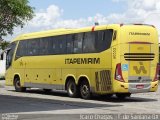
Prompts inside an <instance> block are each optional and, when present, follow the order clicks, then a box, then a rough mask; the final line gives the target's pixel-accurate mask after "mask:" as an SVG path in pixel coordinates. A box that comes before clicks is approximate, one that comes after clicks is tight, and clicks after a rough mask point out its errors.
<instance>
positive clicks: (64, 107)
mask: <svg viewBox="0 0 160 120" xmlns="http://www.w3.org/2000/svg"><path fill="white" fill-rule="evenodd" d="M4 82H5V81H0V113H1V114H3V115H5V114H6V113H9V114H11V113H14V114H18V115H21V119H25V120H26V119H29V120H32V119H34V120H35V119H36V120H41V119H42V118H43V117H44V118H43V119H47V120H50V119H53V118H55V119H60V118H61V117H62V118H63V117H64V118H66V119H67V117H69V118H68V119H75V117H77V116H76V114H78V115H80V114H81V115H83V114H146V113H147V114H160V88H159V90H158V91H157V92H155V93H140V94H133V95H132V97H131V98H127V99H125V100H118V99H117V98H116V97H113V98H110V99H107V98H106V97H104V96H103V97H102V96H99V97H93V98H92V100H83V99H81V98H69V97H68V96H67V94H66V93H63V92H51V93H44V92H43V91H42V90H39V89H31V90H28V91H27V92H25V93H18V92H15V91H14V89H13V88H12V87H5V86H4ZM52 114H63V115H59V116H57V115H56V116H55V115H52ZM66 114H75V116H74V115H66ZM25 116H26V117H25ZM53 116H54V117H53ZM78 117H79V119H80V116H78Z"/></svg>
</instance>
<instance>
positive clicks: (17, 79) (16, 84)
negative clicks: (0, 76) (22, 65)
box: [13, 74, 26, 92]
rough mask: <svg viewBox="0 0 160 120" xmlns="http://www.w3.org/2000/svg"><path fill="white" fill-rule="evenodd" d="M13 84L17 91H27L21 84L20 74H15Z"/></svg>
mask: <svg viewBox="0 0 160 120" xmlns="http://www.w3.org/2000/svg"><path fill="white" fill-rule="evenodd" d="M13 85H14V87H15V91H16V92H25V91H26V88H25V87H22V86H21V83H20V76H19V75H18V74H15V75H14V79H13Z"/></svg>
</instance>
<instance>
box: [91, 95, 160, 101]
mask: <svg viewBox="0 0 160 120" xmlns="http://www.w3.org/2000/svg"><path fill="white" fill-rule="evenodd" d="M93 99H94V100H97V101H103V102H113V103H127V102H128V103H129V102H154V101H158V100H157V99H154V98H143V96H142V97H132V96H131V97H128V98H125V99H118V98H117V97H115V96H113V97H110V98H108V97H105V96H99V97H93Z"/></svg>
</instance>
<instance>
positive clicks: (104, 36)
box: [96, 29, 113, 52]
mask: <svg viewBox="0 0 160 120" xmlns="http://www.w3.org/2000/svg"><path fill="white" fill-rule="evenodd" d="M112 36H113V30H112V29H108V30H102V31H98V33H97V37H96V49H97V52H101V51H104V50H107V49H109V48H110V46H111V42H112Z"/></svg>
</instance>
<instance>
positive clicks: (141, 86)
mask: <svg viewBox="0 0 160 120" xmlns="http://www.w3.org/2000/svg"><path fill="white" fill-rule="evenodd" d="M136 88H137V89H143V88H144V85H136Z"/></svg>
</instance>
